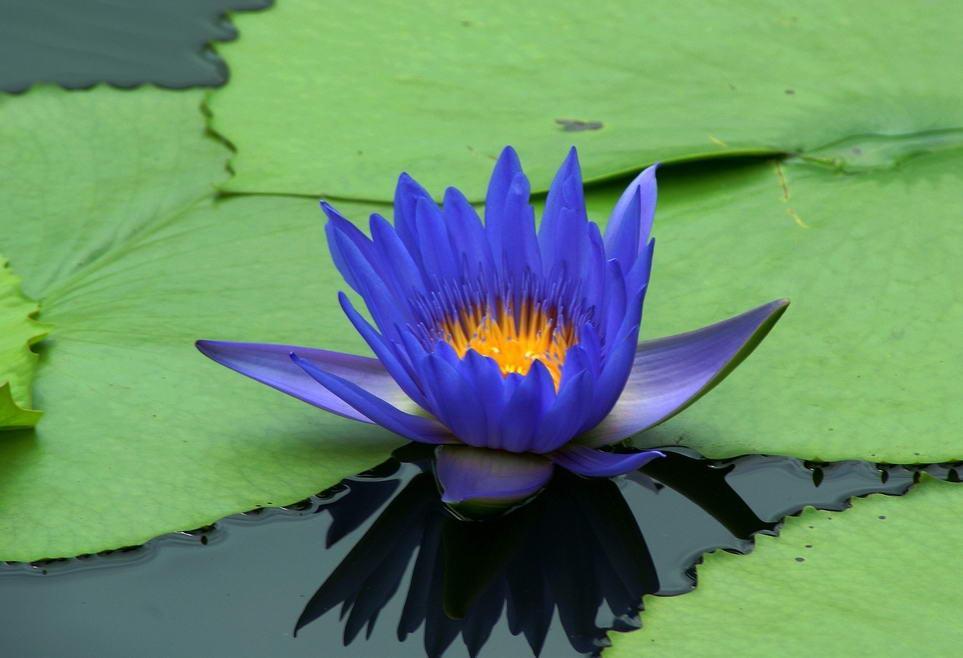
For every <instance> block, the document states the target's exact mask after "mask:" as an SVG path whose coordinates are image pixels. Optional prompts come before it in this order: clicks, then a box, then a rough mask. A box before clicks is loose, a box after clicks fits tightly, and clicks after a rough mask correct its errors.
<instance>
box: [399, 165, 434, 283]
mask: <svg viewBox="0 0 963 658" xmlns="http://www.w3.org/2000/svg"><path fill="white" fill-rule="evenodd" d="M422 199H428V200H429V201H431V200H432V199H431V195H430V194H428V192H427V191H426V190H425V188H423V187H422V186H421V185H419V184H418V183H417V182H416V181H415V179H414V178H412V177H411V176H409V175H408V174H401V176H399V177H398V186H397V187H396V188H395V229H396V230H397V231H398V236H399V237H400V238H401V241H402V242H403V243H404V244H405V246H406V247H407V248H408V252H409V253H410V254H411V256H412V258H414V260H415V262H416V263H417V264H418V265H419V266H421V264H422V263H421V252H420V250H419V247H418V222H417V218H416V209H417V207H418V201H419V200H422ZM432 202H433V201H432Z"/></svg>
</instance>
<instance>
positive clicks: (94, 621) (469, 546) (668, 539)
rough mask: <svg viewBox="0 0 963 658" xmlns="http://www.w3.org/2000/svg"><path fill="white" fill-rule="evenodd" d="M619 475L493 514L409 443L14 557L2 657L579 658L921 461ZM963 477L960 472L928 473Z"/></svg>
mask: <svg viewBox="0 0 963 658" xmlns="http://www.w3.org/2000/svg"><path fill="white" fill-rule="evenodd" d="M667 452H668V456H667V457H666V458H665V459H662V460H656V461H654V462H652V463H651V464H649V465H648V466H646V468H645V469H643V471H642V472H640V473H637V474H633V475H632V476H630V477H626V478H620V479H617V480H585V479H580V478H576V477H574V476H570V475H567V474H561V475H560V476H558V477H556V478H555V480H554V481H553V483H552V484H551V486H550V488H549V489H548V490H547V491H546V492H545V493H544V494H543V495H541V496H540V497H538V498H536V499H535V500H534V501H533V502H531V503H529V504H528V505H526V506H524V507H522V508H521V509H519V510H517V511H515V512H513V513H512V514H510V515H508V516H506V517H504V518H501V519H498V520H495V521H485V522H464V521H458V520H456V519H455V518H453V517H452V516H451V515H450V514H448V513H447V512H446V511H445V509H444V508H443V507H442V506H441V504H440V503H439V500H438V494H437V488H436V485H435V481H434V477H433V475H432V474H431V470H430V469H431V465H430V459H429V457H430V452H428V453H425V452H423V451H421V450H419V449H412V448H406V449H402V450H400V451H398V452H396V453H395V458H392V459H390V460H388V461H386V462H385V463H383V464H381V465H380V466H378V467H377V468H375V469H373V470H372V471H369V472H366V473H363V474H360V475H358V476H356V477H353V478H349V479H347V480H345V481H344V482H343V483H342V484H340V485H339V486H337V487H335V488H333V489H331V490H329V491H327V492H324V493H323V494H321V495H319V496H318V497H315V498H312V499H310V500H307V501H304V502H303V503H301V504H299V505H296V506H293V507H289V508H280V509H265V510H260V511H258V512H254V513H249V514H243V515H237V516H233V517H229V518H227V519H225V520H223V521H221V522H219V523H218V524H217V526H216V527H213V528H208V529H203V530H200V531H195V532H193V533H179V534H176V535H169V536H164V537H161V538H158V539H156V540H154V541H152V542H150V543H148V544H147V545H145V546H142V547H138V548H134V549H129V550H126V551H116V552H113V553H110V554H102V555H95V556H85V557H80V558H76V559H72V560H62V561H54V562H47V563H39V564H34V565H26V564H10V565H6V566H0V655H2V656H17V657H22V658H30V657H34V656H43V657H57V658H71V657H74V656H84V657H86V656H91V657H94V656H96V657H97V658H111V657H118V658H120V657H124V658H126V657H129V656H148V657H152V656H172V655H189V656H231V657H247V656H251V657H255V656H257V657H263V656H271V657H275V658H283V657H286V656H318V657H324V658H334V657H338V656H352V657H364V658H369V657H371V656H375V657H384V658H388V657H391V658H395V657H399V658H400V657H404V656H416V657H422V656H426V655H428V656H440V655H442V654H443V653H444V655H445V656H468V655H471V656H476V655H477V656H492V657H497V658H514V657H516V656H532V655H533V654H540V655H542V656H551V657H553V658H554V657H556V656H575V655H581V654H592V653H597V652H598V651H599V650H600V649H601V648H602V647H604V646H605V645H606V639H605V633H606V631H607V630H608V629H613V628H614V629H618V630H622V631H625V630H632V629H635V628H638V627H639V625H640V621H639V607H640V602H641V600H642V596H643V595H644V594H653V593H654V594H659V595H677V594H684V593H685V592H688V591H690V590H692V589H693V588H694V587H695V573H694V566H695V564H696V563H697V562H698V561H699V559H700V557H701V555H702V554H703V553H705V552H706V551H711V550H717V549H723V550H727V551H732V552H739V553H744V552H747V551H749V550H751V548H752V537H753V535H754V534H755V533H759V532H762V533H768V534H773V533H775V531H776V529H777V524H778V523H779V522H780V520H781V519H783V518H784V517H785V516H786V515H788V514H794V513H797V512H799V511H800V510H802V509H803V507H805V506H806V505H813V506H815V507H819V508H821V509H831V510H839V509H843V508H845V507H846V506H847V505H848V502H847V501H848V499H849V498H850V497H851V496H860V495H865V494H868V493H872V492H882V493H888V494H894V495H898V494H902V493H905V492H906V490H907V489H908V488H909V487H910V486H911V485H912V484H913V482H914V480H915V479H918V470H919V469H915V468H906V467H901V466H883V467H878V466H876V465H873V464H869V463H866V462H838V463H833V464H822V465H813V464H806V463H803V462H800V461H798V460H795V459H788V458H783V457H768V456H749V457H743V458H739V459H734V460H729V461H724V462H715V461H707V460H703V459H701V458H699V457H698V455H696V454H694V453H691V452H687V451H684V450H680V449H670V450H669V451H667ZM928 470H929V471H930V472H931V473H932V474H933V475H935V476H937V477H942V478H944V479H949V480H957V481H958V480H959V474H958V472H957V470H956V469H955V468H953V467H952V465H951V466H946V467H939V466H934V467H929V469H928Z"/></svg>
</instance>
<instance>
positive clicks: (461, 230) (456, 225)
mask: <svg viewBox="0 0 963 658" xmlns="http://www.w3.org/2000/svg"><path fill="white" fill-rule="evenodd" d="M442 213H443V214H444V217H445V225H446V226H447V227H448V235H449V239H450V240H451V247H452V249H453V250H454V251H455V255H456V258H457V260H458V265H459V267H461V268H462V269H463V271H462V274H463V275H464V276H465V277H466V278H467V279H468V280H469V281H477V280H478V278H479V277H480V276H482V275H483V274H484V273H490V272H492V271H493V270H494V261H493V260H492V252H491V249H490V248H489V246H488V240H487V239H486V237H485V228H484V227H483V226H482V223H481V219H480V218H479V217H478V213H477V212H475V209H474V208H473V207H472V205H471V204H470V203H468V199H466V198H465V195H463V194H462V193H461V192H459V191H458V190H457V189H455V188H453V187H449V188H448V189H447V190H445V203H444V206H443V208H442Z"/></svg>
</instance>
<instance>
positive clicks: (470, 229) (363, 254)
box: [197, 147, 788, 506]
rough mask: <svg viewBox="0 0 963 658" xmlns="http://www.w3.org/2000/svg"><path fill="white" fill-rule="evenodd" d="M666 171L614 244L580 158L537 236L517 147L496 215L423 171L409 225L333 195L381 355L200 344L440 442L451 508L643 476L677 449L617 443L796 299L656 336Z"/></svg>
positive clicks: (314, 397) (370, 334)
mask: <svg viewBox="0 0 963 658" xmlns="http://www.w3.org/2000/svg"><path fill="white" fill-rule="evenodd" d="M655 174H656V167H655V166H653V167H649V168H648V169H646V170H645V171H643V172H642V173H641V174H639V176H638V177H637V178H636V179H635V180H633V181H632V182H631V183H630V184H629V186H628V188H627V189H626V190H625V192H624V193H623V194H622V197H621V198H620V199H619V201H618V202H617V203H616V205H615V208H614V209H613V210H612V214H611V217H610V219H609V222H608V225H607V227H606V230H605V233H604V235H603V234H602V233H601V231H600V230H599V227H598V225H597V224H595V223H594V222H592V221H589V218H588V215H587V212H586V208H585V198H584V195H583V190H582V179H581V172H580V169H579V164H578V157H577V155H576V153H575V150H574V149H572V151H571V152H570V153H569V155H568V158H567V159H566V160H565V162H564V164H563V165H562V167H561V169H560V170H559V172H558V174H557V175H556V177H555V180H554V181H553V183H552V186H551V189H550V190H549V192H548V198H547V199H546V202H545V210H544V213H543V216H542V221H541V224H540V226H539V227H538V229H537V230H536V223H535V213H534V210H533V208H532V206H531V205H530V203H529V182H528V179H527V178H526V176H525V174H524V173H523V171H522V168H521V165H520V163H519V160H518V156H517V155H516V153H515V151H514V150H513V149H512V148H510V147H509V148H506V149H505V150H504V151H503V152H502V154H501V156H500V157H499V159H498V162H497V164H496V165H495V170H494V173H493V174H492V177H491V182H490V183H489V187H488V194H487V196H486V199H485V211H484V222H482V220H481V218H480V217H479V216H478V213H476V211H475V209H474V208H473V207H472V205H471V204H470V203H469V202H468V201H467V200H466V199H465V197H464V196H463V195H462V194H461V193H460V192H459V191H458V190H457V189H454V188H449V189H448V190H446V192H445V197H444V203H443V204H442V205H441V206H439V205H438V204H437V203H436V202H435V201H434V200H433V199H432V197H431V196H430V195H429V194H428V192H426V191H425V190H424V189H423V188H422V187H421V186H420V185H418V183H416V182H415V181H414V180H413V179H412V178H411V177H409V176H408V175H407V174H402V175H401V178H400V180H399V181H398V187H397V191H396V193H395V200H394V215H395V218H394V219H395V221H394V225H392V224H391V223H390V222H389V221H388V220H386V219H385V218H384V217H382V216H380V215H377V214H375V215H372V216H371V222H370V233H371V237H368V236H367V235H365V234H364V233H363V232H362V231H361V230H359V229H358V228H357V227H355V225H354V224H352V223H351V222H350V221H348V220H347V219H345V218H344V217H343V216H341V215H340V214H339V213H338V211H337V210H335V209H334V208H333V207H332V206H331V205H329V204H328V203H326V202H322V204H321V205H322V208H323V210H324V212H325V214H326V215H327V217H328V222H327V226H326V233H327V238H328V247H329V249H330V251H331V256H332V258H333V259H334V263H335V265H336V266H337V268H338V270H339V271H340V272H341V274H342V275H343V276H344V279H345V281H346V282H347V283H348V285H349V286H351V288H352V289H353V290H354V291H355V292H357V293H358V294H359V295H360V296H361V298H362V299H363V300H364V302H365V305H366V306H367V308H368V311H369V313H370V315H371V318H372V319H373V321H374V324H373V325H372V324H371V323H369V322H368V321H367V320H366V319H365V318H364V317H362V315H361V314H360V313H359V312H358V311H357V310H355V308H354V306H353V305H352V303H351V301H350V300H349V299H348V297H347V296H346V295H345V294H344V293H341V294H340V296H339V297H340V302H341V307H342V308H343V309H344V312H345V314H346V315H347V317H348V319H349V320H350V321H351V323H352V324H353V325H354V327H355V329H357V331H358V332H359V333H360V334H361V336H362V337H363V338H364V340H365V341H366V342H367V343H368V345H369V346H370V347H371V350H372V351H373V352H374V354H375V356H376V357H377V358H369V357H364V356H357V355H352V354H342V353H338V352H331V351H327V350H322V349H315V348H309V347H298V346H291V345H273V344H259V343H234V342H223V341H206V340H205V341H199V342H198V343H197V345H198V348H199V349H200V350H201V351H202V352H203V353H204V354H206V355H207V356H209V357H210V358H212V359H214V360H215V361H217V362H218V363H221V364H223V365H225V366H227V367H228V368H232V369H234V370H236V371H238V372H240V373H242V374H244V375H247V376H248V377H251V378H253V379H255V380H257V381H260V382H263V383H265V384H267V385H269V386H272V387H274V388H276V389H278V390H280V391H283V392H285V393H287V394H289V395H293V396H294V397H296V398H299V399H301V400H303V401H305V402H308V403H310V404H313V405H315V406H317V407H321V408H322V409H325V410H327V411H330V412H332V413H335V414H338V415H341V416H344V417H346V418H350V419H352V420H356V421H359V422H363V423H375V424H378V425H381V426H382V427H384V428H386V429H388V430H390V431H392V432H395V433H397V434H400V435H401V436H403V437H405V438H407V439H410V440H412V441H417V442H420V443H428V444H435V445H437V446H438V449H437V451H436V453H437V463H436V474H437V477H438V481H439V483H440V485H441V487H442V491H443V499H444V500H445V501H446V502H448V503H452V504H458V503H470V504H472V505H481V506H485V505H495V506H499V505H505V504H508V503H511V502H515V501H518V500H522V499H525V498H527V497H529V496H531V495H533V494H534V493H536V492H537V491H539V490H540V489H541V488H542V487H544V486H545V484H546V483H547V482H548V481H549V480H550V478H551V477H552V472H553V470H554V469H555V468H556V467H561V468H564V469H567V470H569V471H572V472H574V473H576V474H578V475H582V476H589V477H610V476H615V475H619V474H623V473H626V472H629V471H632V470H635V469H638V468H640V467H641V466H642V465H644V464H645V463H646V462H648V461H650V460H652V459H654V458H656V457H659V456H661V453H659V452H658V451H655V450H647V451H636V452H625V451H618V452H616V451H612V450H610V449H606V447H607V446H611V445H613V444H616V443H618V442H620V441H622V440H623V439H625V438H627V437H629V436H630V435H633V434H635V433H637V432H640V431H642V430H645V429H647V428H649V427H652V426H653V425H657V424H658V423H661V422H662V421H664V420H666V419H668V418H670V417H671V416H673V415H675V414H676V413H678V412H679V411H681V410H682V409H684V408H685V407H687V406H688V405H690V404H691V403H692V402H694V401H695V400H696V399H698V398H699V397H700V396H702V395H703V394H705V393H706V392H707V391H708V390H709V389H711V388H712V387H713V386H715V385H716V384H717V383H719V381H721V380H722V379H723V378H724V377H725V376H726V375H727V374H728V373H729V372H731V371H732V370H733V368H735V366H737V365H738V364H739V363H740V362H741V361H742V359H744V358H745V357H746V356H747V355H748V354H749V353H750V352H751V351H752V350H753V349H754V348H755V346H756V345H757V344H758V343H759V342H760V341H761V340H762V338H763V337H764V336H765V335H766V333H768V331H769V329H770V328H772V326H773V325H774V324H775V322H776V321H777V320H778V318H779V317H780V315H781V314H782V312H783V311H784V310H785V308H786V306H787V304H788V302H787V301H785V300H778V301H774V302H771V303H769V304H766V305H764V306H760V307H758V308H755V309H753V310H751V311H748V312H746V313H743V314H742V315H739V316H736V317H733V318H730V319H728V320H725V321H723V322H720V323H718V324H714V325H711V326H708V327H705V328H702V329H699V330H697V331H693V332H690V333H686V334H680V335H677V336H671V337H667V338H661V339H657V340H652V341H648V342H644V343H641V344H639V343H638V334H639V325H640V322H641V317H642V303H643V300H644V298H645V293H646V290H647V288H648V283H649V273H650V271H651V266H652V254H653V247H654V240H651V239H650V238H649V233H650V231H651V228H652V222H653V217H654V213H655V205H656V176H655Z"/></svg>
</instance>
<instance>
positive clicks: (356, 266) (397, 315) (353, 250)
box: [332, 229, 411, 339]
mask: <svg viewBox="0 0 963 658" xmlns="http://www.w3.org/2000/svg"><path fill="white" fill-rule="evenodd" d="M332 239H333V241H334V243H335V244H336V245H337V250H338V253H339V254H340V255H341V257H342V258H344V262H345V267H346V268H347V270H348V272H350V274H351V277H352V278H353V279H354V281H355V283H356V285H357V287H356V290H357V291H358V294H360V295H361V297H362V298H363V299H364V301H365V304H366V305H367V307H368V310H369V311H371V317H372V318H373V319H374V321H375V323H376V324H377V325H378V327H379V328H380V329H381V331H382V332H383V333H384V334H385V335H386V336H389V337H390V338H392V339H394V338H396V337H397V336H396V335H395V326H396V325H398V324H405V323H407V322H409V321H410V319H411V318H410V312H409V311H408V308H407V306H405V305H400V304H398V302H397V300H396V299H395V298H394V296H393V295H392V293H391V290H390V289H389V288H388V284H387V283H385V281H384V279H383V278H382V277H381V276H380V275H379V274H378V273H377V272H376V271H375V269H374V267H373V265H372V263H371V262H370V261H369V260H368V258H366V257H365V256H364V255H363V254H362V252H361V251H360V250H359V249H358V247H357V246H356V245H355V244H354V243H353V242H352V241H351V240H350V238H349V237H348V236H347V235H345V234H344V233H343V232H342V231H341V230H340V229H335V230H334V231H333V234H332Z"/></svg>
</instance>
